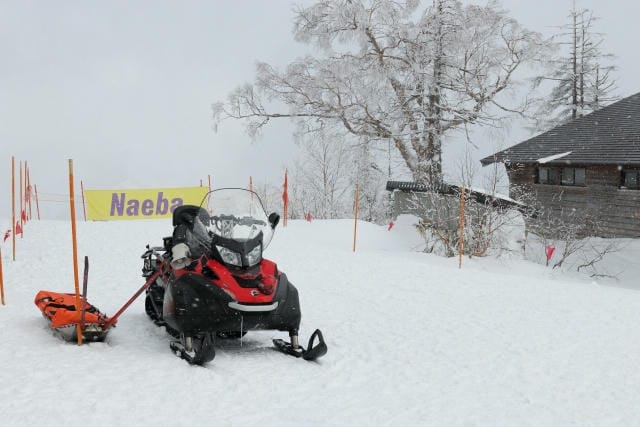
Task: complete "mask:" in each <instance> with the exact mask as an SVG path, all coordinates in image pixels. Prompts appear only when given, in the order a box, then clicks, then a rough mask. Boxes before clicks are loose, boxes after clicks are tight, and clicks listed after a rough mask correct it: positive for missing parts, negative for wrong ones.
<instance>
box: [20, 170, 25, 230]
mask: <svg viewBox="0 0 640 427" xmlns="http://www.w3.org/2000/svg"><path fill="white" fill-rule="evenodd" d="M23 197H24V196H23V194H22V160H20V238H21V239H22V238H24V223H23V222H22V217H23V215H22V213H23V212H24V208H23V207H22V204H23V203H24V198H23Z"/></svg>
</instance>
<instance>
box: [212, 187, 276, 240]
mask: <svg viewBox="0 0 640 427" xmlns="http://www.w3.org/2000/svg"><path fill="white" fill-rule="evenodd" d="M201 207H203V208H204V209H206V210H207V212H209V215H210V216H211V225H210V226H209V228H208V229H209V231H210V232H212V233H213V234H215V235H217V236H220V237H224V238H226V239H232V240H235V241H238V242H246V241H248V240H251V239H254V238H256V237H257V236H258V235H259V234H260V232H262V236H263V237H262V248H263V249H266V248H267V246H268V245H269V243H270V242H271V238H272V237H273V228H272V227H271V225H270V224H269V219H268V217H267V214H266V212H265V210H264V207H263V205H262V201H261V200H260V197H258V195H257V194H256V193H254V192H253V191H249V190H245V189H243V188H221V189H219V190H214V191H211V192H209V193H207V195H206V196H205V198H204V200H203V201H202V204H201Z"/></svg>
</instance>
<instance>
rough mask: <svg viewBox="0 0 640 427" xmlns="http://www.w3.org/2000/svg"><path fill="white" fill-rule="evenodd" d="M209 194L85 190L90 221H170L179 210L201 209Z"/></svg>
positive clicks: (180, 190)
mask: <svg viewBox="0 0 640 427" xmlns="http://www.w3.org/2000/svg"><path fill="white" fill-rule="evenodd" d="M207 191H208V189H207V187H183V188H146V189H136V190H85V191H84V195H85V203H86V208H87V219H90V220H98V221H105V220H106V221H109V220H123V219H157V218H170V217H171V214H173V211H174V210H175V209H176V208H177V207H178V206H182V205H196V206H199V205H200V203H201V202H202V199H203V198H204V196H205V194H207Z"/></svg>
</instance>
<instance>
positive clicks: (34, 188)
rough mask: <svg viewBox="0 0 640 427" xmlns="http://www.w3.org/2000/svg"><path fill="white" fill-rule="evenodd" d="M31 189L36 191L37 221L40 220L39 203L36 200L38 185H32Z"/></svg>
mask: <svg viewBox="0 0 640 427" xmlns="http://www.w3.org/2000/svg"><path fill="white" fill-rule="evenodd" d="M33 191H34V192H35V193H36V211H37V212H38V221H40V203H39V202H38V186H37V185H35V184H34V185H33Z"/></svg>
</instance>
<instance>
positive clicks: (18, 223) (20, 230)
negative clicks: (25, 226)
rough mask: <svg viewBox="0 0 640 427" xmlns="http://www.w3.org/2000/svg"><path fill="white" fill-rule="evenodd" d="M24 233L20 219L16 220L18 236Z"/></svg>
mask: <svg viewBox="0 0 640 427" xmlns="http://www.w3.org/2000/svg"><path fill="white" fill-rule="evenodd" d="M18 234H22V227H20V221H16V236H17V235H18Z"/></svg>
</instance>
